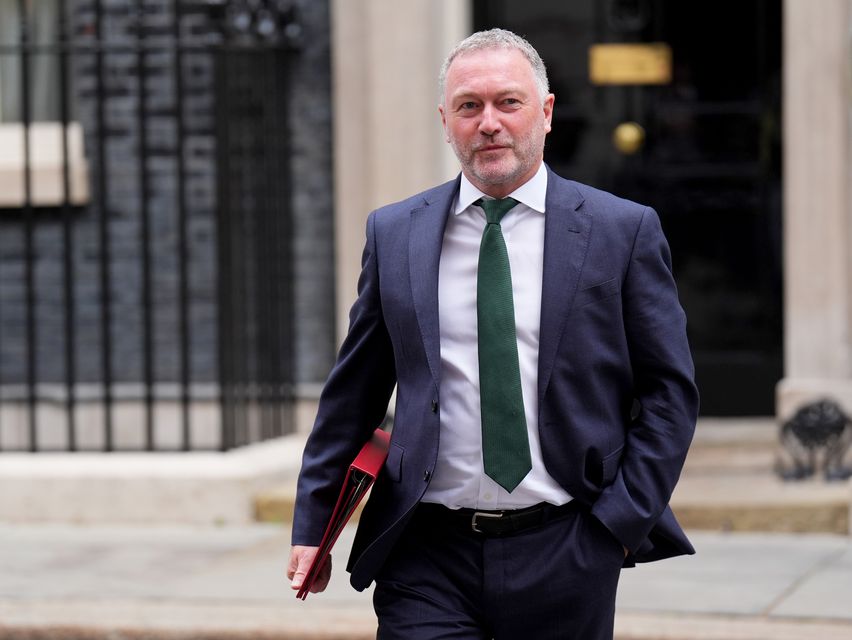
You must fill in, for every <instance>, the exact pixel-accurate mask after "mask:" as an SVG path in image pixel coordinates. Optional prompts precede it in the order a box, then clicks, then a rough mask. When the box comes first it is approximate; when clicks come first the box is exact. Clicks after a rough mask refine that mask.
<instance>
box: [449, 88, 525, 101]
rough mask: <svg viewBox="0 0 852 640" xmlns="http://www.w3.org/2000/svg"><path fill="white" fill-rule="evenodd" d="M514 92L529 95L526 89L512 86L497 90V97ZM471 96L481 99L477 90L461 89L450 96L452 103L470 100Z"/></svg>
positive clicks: (523, 95)
mask: <svg viewBox="0 0 852 640" xmlns="http://www.w3.org/2000/svg"><path fill="white" fill-rule="evenodd" d="M513 93H514V94H518V95H520V96H522V97H527V95H529V94H528V93H527V92H526V91H524V90H523V89H521V88H520V87H511V88H509V89H502V90H500V91H498V92H497V98H502V97H504V96H507V95H509V94H513ZM470 98H476V99H479V94H478V93H477V92H475V91H461V92H459V93H456V94H454V95H452V96H450V103H451V104H455V103H456V102H457V101H458V100H468V99H470Z"/></svg>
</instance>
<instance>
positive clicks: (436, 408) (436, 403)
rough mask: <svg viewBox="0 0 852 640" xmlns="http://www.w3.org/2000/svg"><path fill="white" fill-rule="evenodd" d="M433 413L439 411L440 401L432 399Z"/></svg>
mask: <svg viewBox="0 0 852 640" xmlns="http://www.w3.org/2000/svg"><path fill="white" fill-rule="evenodd" d="M432 413H438V401H437V400H432Z"/></svg>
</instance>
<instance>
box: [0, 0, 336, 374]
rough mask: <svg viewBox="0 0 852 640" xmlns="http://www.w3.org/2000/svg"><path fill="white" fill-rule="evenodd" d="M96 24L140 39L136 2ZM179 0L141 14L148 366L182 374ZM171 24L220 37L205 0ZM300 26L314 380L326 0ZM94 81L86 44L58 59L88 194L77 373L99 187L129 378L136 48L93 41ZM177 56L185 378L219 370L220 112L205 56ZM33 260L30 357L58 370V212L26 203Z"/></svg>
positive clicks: (133, 359) (8, 289)
mask: <svg viewBox="0 0 852 640" xmlns="http://www.w3.org/2000/svg"><path fill="white" fill-rule="evenodd" d="M69 5H70V6H71V16H70V17H71V27H72V29H73V33H74V35H75V40H76V42H78V43H82V44H86V43H89V44H94V42H95V33H94V25H95V15H94V6H95V5H94V2H93V1H92V0H77V2H71V3H69ZM102 5H103V11H104V21H103V23H102V28H103V31H102V36H103V38H104V39H105V41H106V42H107V43H108V45H110V46H112V45H115V46H117V47H126V46H128V45H129V46H133V45H135V44H136V43H137V33H138V31H137V30H138V27H139V16H138V15H137V14H136V13H135V10H134V7H135V3H133V2H129V1H128V0H103V3H102ZM173 6H174V3H173V2H172V1H171V0H148V1H147V2H145V3H144V12H143V14H142V16H141V24H142V25H143V30H142V33H143V36H144V38H145V41H146V42H147V43H149V44H151V43H157V44H162V45H163V48H162V50H159V51H152V52H151V53H149V54H148V55H146V57H145V72H144V76H145V86H144V97H145V105H146V119H145V128H144V136H145V145H146V154H147V163H146V167H147V180H148V188H147V199H146V202H147V208H148V219H149V225H150V226H149V233H150V244H149V255H150V259H151V285H152V286H151V299H152V307H151V319H152V323H153V324H152V327H153V336H154V343H153V351H154V354H155V357H154V360H153V363H154V369H155V371H154V373H155V379H156V380H157V381H158V382H173V381H177V379H178V375H179V374H178V364H179V361H178V354H179V348H178V347H179V324H178V273H179V269H178V265H179V262H178V260H179V247H178V225H177V220H178V177H177V174H178V163H177V160H176V153H177V150H178V145H177V119H176V117H175V114H176V104H177V102H176V99H175V98H176V96H175V91H174V87H175V83H174V66H175V65H174V54H173V50H172V49H171V48H170V47H169V42H170V35H171V29H172V26H171V25H172V14H171V11H172V10H173ZM183 6H184V8H185V13H184V15H183V17H182V19H181V22H180V29H181V35H182V38H184V39H187V40H191V41H192V42H194V43H196V44H198V45H204V46H208V45H211V44H213V43H215V42H216V41H217V39H220V38H221V36H220V35H219V31H218V29H217V28H216V26H215V24H214V22H213V19H212V18H211V14H210V11H209V9H208V6H207V3H204V2H197V3H189V2H184V3H183ZM299 7H300V10H299V13H298V15H299V23H300V25H301V27H302V29H303V32H302V36H301V39H300V45H299V47H298V49H297V50H296V51H295V52H294V53H293V54H292V55H291V56H290V57H289V60H290V62H289V69H282V73H284V72H287V73H289V74H290V77H289V78H288V82H289V83H290V86H289V88H290V91H289V96H290V100H291V108H290V118H289V127H288V129H289V133H290V135H291V141H290V149H291V151H292V169H293V181H292V191H291V203H292V216H293V219H292V222H291V225H290V229H291V237H290V238H289V243H290V246H289V247H285V248H282V250H289V251H291V252H292V256H293V261H292V270H293V282H292V285H291V288H292V301H291V302H292V310H291V311H292V318H293V322H294V325H293V334H294V339H295V345H294V362H293V367H294V372H293V379H295V380H296V381H299V382H315V381H321V380H322V379H323V378H324V376H325V374H326V373H327V371H328V367H329V366H330V364H331V361H332V359H333V355H334V354H333V352H334V333H333V331H334V329H333V327H334V309H333V302H334V296H333V254H332V249H333V237H332V232H333V216H332V193H331V184H332V179H331V98H330V69H329V64H330V63H329V15H328V3H327V2H326V1H325V0H321V1H310V2H307V1H305V2H302V3H301V4H300V5H299ZM103 64H104V66H103V75H102V78H103V82H102V83H101V84H100V85H99V83H98V81H97V71H98V69H97V59H96V56H95V55H94V54H93V53H79V54H77V55H75V56H74V57H73V58H72V60H71V63H70V65H69V69H70V71H71V77H72V82H73V89H72V94H73V108H74V111H75V119H76V120H78V121H80V122H81V123H82V124H83V127H84V131H85V142H86V155H87V158H88V159H89V163H90V164H89V170H90V181H91V186H92V189H91V194H92V197H91V203H90V204H89V205H87V206H85V207H82V208H78V209H75V210H73V212H72V214H71V215H72V220H73V225H72V228H73V253H72V256H73V260H72V262H73V281H74V288H73V295H74V299H75V300H74V302H75V304H74V310H73V311H74V318H75V323H76V334H77V335H76V360H77V362H76V376H75V377H76V379H77V381H78V382H97V381H100V380H101V376H102V367H101V358H102V351H101V349H102V339H101V331H100V322H101V312H100V296H101V292H100V263H101V256H102V253H101V243H100V236H99V234H100V226H99V220H100V216H101V203H102V202H103V203H105V206H106V208H105V211H106V215H107V217H108V220H109V266H110V270H109V271H110V280H111V287H110V298H111V307H110V310H111V316H112V318H111V319H112V322H111V337H112V348H113V357H112V367H113V375H114V380H115V381H116V382H138V381H141V379H142V366H143V364H142V363H143V337H142V336H143V313H142V310H143V306H142V278H143V271H142V243H141V240H140V235H141V233H142V224H141V213H142V202H143V198H142V185H141V172H140V155H139V151H140V136H139V122H140V121H139V108H140V107H139V105H140V100H139V93H140V87H139V69H138V57H137V56H136V55H135V53H134V52H133V51H132V50H126V51H110V52H108V53H107V54H106V55H104V57H103ZM183 66H184V75H183V83H184V99H183V108H184V127H185V137H184V145H183V150H184V159H185V169H186V189H187V212H186V213H187V230H188V249H189V251H188V281H189V282H188V285H189V294H190V301H191V302H190V306H189V314H190V327H191V331H190V333H191V341H190V354H191V380H192V381H193V382H215V381H216V376H217V339H218V338H217V295H216V287H217V253H216V251H217V246H216V242H217V239H216V231H217V227H216V209H217V187H218V182H217V181H219V180H223V179H227V177H226V176H218V175H217V161H216V152H217V147H216V143H217V127H216V125H217V123H216V99H215V92H214V58H213V56H212V54H210V53H209V52H208V51H199V52H186V53H184V56H183ZM99 90H100V91H103V96H104V97H103V102H102V103H101V105H100V107H101V108H102V109H103V116H104V125H105V127H104V131H103V133H105V134H107V135H106V136H105V137H104V138H103V151H104V161H105V162H104V164H105V166H106V172H105V173H104V174H103V179H104V182H105V190H104V191H103V193H101V190H100V179H101V175H100V173H99V172H100V171H101V169H100V162H99V155H98V154H99V149H100V143H99V136H100V135H101V133H102V132H100V131H99V129H98V120H99V99H100V98H99V96H100V95H101V94H99ZM33 217H34V227H33V230H34V232H33V258H34V262H33V266H34V282H35V299H36V305H35V327H36V344H37V369H38V375H37V377H38V380H39V381H40V382H62V381H64V380H65V370H64V362H65V360H64V354H65V333H64V323H65V293H64V288H63V282H64V277H65V276H64V274H65V270H64V266H63V255H64V253H63V233H62V229H63V216H62V212H61V211H49V210H44V209H37V210H35V212H34V214H33ZM24 228H25V225H24V217H23V215H22V214H20V213H18V212H5V213H4V215H3V216H2V217H0V382H2V383H3V384H7V385H8V384H19V383H22V382H24V381H25V377H26V373H25V361H26V326H27V323H26V311H25V308H26V307H25V299H26V298H25V297H26V287H25V278H24V272H25V268H24V265H25V251H24V248H23V247H24V233H25V231H24Z"/></svg>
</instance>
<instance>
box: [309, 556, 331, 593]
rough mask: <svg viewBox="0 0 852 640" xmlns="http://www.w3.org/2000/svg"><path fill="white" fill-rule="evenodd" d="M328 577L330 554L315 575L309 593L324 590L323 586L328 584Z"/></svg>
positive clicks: (329, 576)
mask: <svg viewBox="0 0 852 640" xmlns="http://www.w3.org/2000/svg"><path fill="white" fill-rule="evenodd" d="M330 579H331V556H328V558H327V559H326V561H325V562H324V563H323V565H322V567H321V568H320V571H319V574H318V575H317V578H316V580H314V584H313V585H312V586H311V593H319V592H320V591H325V588H326V587H327V586H328V581H329V580H330Z"/></svg>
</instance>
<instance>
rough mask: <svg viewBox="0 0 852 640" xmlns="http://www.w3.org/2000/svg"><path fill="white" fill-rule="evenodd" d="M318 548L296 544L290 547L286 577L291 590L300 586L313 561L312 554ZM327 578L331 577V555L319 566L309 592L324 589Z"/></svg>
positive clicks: (317, 591) (314, 553) (315, 553)
mask: <svg viewBox="0 0 852 640" xmlns="http://www.w3.org/2000/svg"><path fill="white" fill-rule="evenodd" d="M318 548H319V547H305V546H302V545H298V544H297V545H294V546H293V547H292V548H291V549H290V564H288V565H287V579H288V580H290V581H291V582H290V588H291V589H293V591H298V590H299V589H301V588H302V583H303V582H304V581H305V576H306V575H307V573H308V569H310V567H311V563H312V562H313V561H314V556H316V555H317V550H318ZM329 578H331V556H329V557H328V560H326V561H325V564H323V566H322V568H320V571H319V574H318V575H317V578H316V580H314V584H313V585H312V586H311V593H319V592H320V591H325V588H326V587H327V586H328V580H329Z"/></svg>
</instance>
